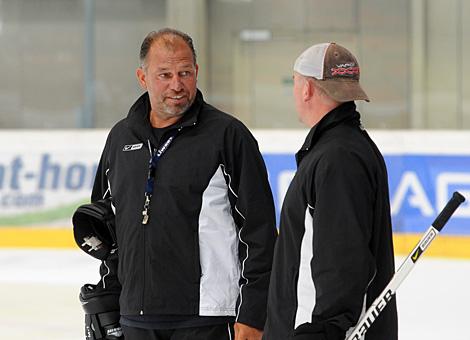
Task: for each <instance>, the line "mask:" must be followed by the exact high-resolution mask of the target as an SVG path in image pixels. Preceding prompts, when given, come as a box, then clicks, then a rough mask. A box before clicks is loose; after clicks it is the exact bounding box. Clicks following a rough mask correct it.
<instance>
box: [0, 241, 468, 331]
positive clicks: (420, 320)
mask: <svg viewBox="0 0 470 340" xmlns="http://www.w3.org/2000/svg"><path fill="white" fill-rule="evenodd" d="M401 261H402V258H399V259H397V267H398V265H399V264H400V263H401ZM98 266H99V261H97V260H95V259H93V258H92V257H90V256H86V255H85V254H83V253H82V252H81V251H79V250H12V249H0V304H1V307H0V338H1V339H8V340H27V339H28V340H29V339H47V340H83V339H84V335H83V313H82V309H81V306H80V303H79V302H78V291H79V288H80V286H81V285H82V284H84V283H88V282H89V283H96V281H97V280H98V279H99V276H98ZM469 286H470V260H448V259H436V258H432V259H431V258H426V255H424V256H423V257H422V258H421V260H420V262H418V265H417V266H416V267H415V268H414V270H413V271H412V272H411V273H410V275H409V276H408V277H407V278H406V280H405V281H404V282H403V285H402V286H401V287H400V288H399V290H398V309H399V334H400V336H399V339H400V340H416V339H426V340H444V339H446V340H447V339H451V340H468V339H470V332H469V330H468V327H467V323H468V308H467V306H468V304H469V302H470V290H469V289H468V287H469Z"/></svg>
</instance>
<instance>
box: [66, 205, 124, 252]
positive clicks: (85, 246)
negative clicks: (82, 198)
mask: <svg viewBox="0 0 470 340" xmlns="http://www.w3.org/2000/svg"><path fill="white" fill-rule="evenodd" d="M72 224H73V236H74V237H75V242H76V243H77V245H78V246H79V247H80V248H81V249H82V250H83V251H84V252H86V253H87V254H89V255H91V256H93V257H95V258H97V259H99V260H105V259H106V258H107V257H108V256H109V254H110V253H111V251H112V250H113V249H115V248H117V244H116V232H115V222H114V212H113V210H112V207H111V198H106V199H102V200H98V201H96V202H93V203H89V204H83V205H81V206H80V207H78V208H77V210H76V211H75V213H74V214H73V217H72Z"/></svg>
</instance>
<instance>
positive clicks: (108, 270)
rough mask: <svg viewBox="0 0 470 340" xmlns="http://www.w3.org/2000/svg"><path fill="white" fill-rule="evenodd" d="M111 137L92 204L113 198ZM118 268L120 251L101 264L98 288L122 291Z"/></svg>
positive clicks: (106, 146) (97, 178) (104, 154)
mask: <svg viewBox="0 0 470 340" xmlns="http://www.w3.org/2000/svg"><path fill="white" fill-rule="evenodd" d="M110 139H111V138H110V135H109V136H108V138H107V140H106V144H105V147H104V150H103V152H102V154H101V158H100V162H99V164H98V168H97V170H96V175H95V181H94V184H93V189H92V193H91V202H95V201H97V200H101V199H104V198H108V197H112V195H111V185H110V182H109V180H108V171H109V161H108V157H109V151H108V150H109V145H110ZM117 266H118V251H117V250H116V251H115V252H113V253H112V254H111V255H110V256H109V257H108V258H107V259H106V260H104V261H102V262H101V265H100V276H101V280H100V282H99V283H98V286H99V287H100V288H102V289H108V290H114V291H116V290H118V291H120V290H121V285H120V283H119V281H118V278H117Z"/></svg>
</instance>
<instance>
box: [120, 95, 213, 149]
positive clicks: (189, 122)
mask: <svg viewBox="0 0 470 340" xmlns="http://www.w3.org/2000/svg"><path fill="white" fill-rule="evenodd" d="M203 103H204V98H203V96H202V93H201V91H199V90H197V92H196V98H195V99H194V102H193V104H192V105H191V106H190V107H189V109H188V110H187V111H186V112H185V113H184V115H183V117H182V118H181V119H180V120H179V121H178V122H177V123H175V124H174V128H180V127H183V128H184V127H188V126H194V125H196V124H197V121H198V117H199V112H200V111H201V107H202V104H203ZM150 108H151V106H150V98H149V94H148V92H145V93H144V94H143V95H142V96H140V98H139V99H137V101H136V102H135V103H134V104H133V105H132V106H131V108H130V109H129V114H128V115H127V118H126V123H127V126H128V127H129V128H130V129H131V130H132V131H133V132H134V133H135V134H136V135H137V136H138V137H139V139H141V140H144V141H145V140H147V139H149V140H150V141H151V142H152V144H154V145H156V143H157V141H155V140H154V137H153V132H152V125H151V124H150Z"/></svg>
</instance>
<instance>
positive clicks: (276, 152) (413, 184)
mask: <svg viewBox="0 0 470 340" xmlns="http://www.w3.org/2000/svg"><path fill="white" fill-rule="evenodd" d="M253 133H254V135H255V137H256V138H257V140H258V143H259V146H260V150H261V152H262V154H263V157H264V159H265V162H266V166H267V169H268V173H269V180H270V184H271V188H272V191H273V196H274V200H275V204H276V213H277V218H278V216H279V212H280V209H281V206H282V200H283V198H284V195H285V192H286V190H287V187H288V185H289V182H290V180H291V179H292V177H293V176H294V174H295V169H296V164H295V159H294V154H295V152H296V151H297V149H298V148H299V147H300V146H301V145H302V143H303V139H304V137H305V135H306V133H307V131H306V130H255V131H254V132H253ZM370 134H371V137H372V138H373V139H374V140H375V141H376V143H377V145H378V146H379V148H380V149H381V151H382V153H383V154H384V158H385V161H386V163H387V168H388V175H389V187H390V203H391V209H392V223H393V228H394V235H395V236H394V237H395V239H394V240H395V248H396V250H397V253H401V254H405V253H407V252H408V251H409V250H410V249H411V248H412V247H413V246H414V244H415V243H416V241H417V240H418V239H419V237H420V235H421V233H422V232H424V231H425V230H426V229H427V227H428V226H429V225H430V223H431V222H432V221H433V219H434V218H435V216H436V215H437V214H438V212H439V211H440V210H441V208H442V207H443V206H444V205H445V203H446V202H447V200H448V198H449V197H450V196H451V195H452V192H453V191H455V190H458V191H460V192H461V193H462V194H463V195H464V196H466V197H467V199H469V200H470V136H469V135H470V134H468V133H466V132H460V131H439V132H436V131H412V132H410V131H392V132H389V131H371V132H370ZM105 139H106V131H103V130H90V131H86V130H80V131H78V130H70V131H47V132H45V131H7V132H2V134H0V247H2V246H3V247H46V248H48V247H58V248H68V247H73V246H74V242H73V239H72V234H71V230H70V216H71V213H72V212H73V210H74V209H75V208H76V206H78V205H79V204H81V203H82V202H85V201H86V200H87V198H88V197H89V194H90V189H91V185H92V182H93V177H94V173H95V171H96V165H97V161H98V159H99V155H100V152H101V149H102V147H103V145H104V141H105ZM12 141H19V142H18V143H12ZM64 141H65V142H64ZM429 255H435V256H445V257H464V258H470V204H469V203H468V202H467V203H465V204H464V205H462V206H461V207H460V208H459V209H458V210H457V212H456V213H455V215H454V217H453V218H452V219H451V220H450V221H449V223H448V225H447V226H446V227H445V228H444V230H443V233H442V235H441V236H440V237H439V238H438V239H437V240H436V241H435V242H434V243H433V245H432V247H431V248H430V249H429Z"/></svg>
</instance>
